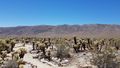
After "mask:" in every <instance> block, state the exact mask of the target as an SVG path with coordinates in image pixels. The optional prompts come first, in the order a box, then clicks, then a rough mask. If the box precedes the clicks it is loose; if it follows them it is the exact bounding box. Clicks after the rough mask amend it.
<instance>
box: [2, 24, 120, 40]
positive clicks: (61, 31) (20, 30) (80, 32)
mask: <svg viewBox="0 0 120 68" xmlns="http://www.w3.org/2000/svg"><path fill="white" fill-rule="evenodd" d="M6 36H17V37H20V36H35V37H64V36H65V37H72V36H78V37H100V38H102V37H103V38H120V25H110V24H85V25H67V24H65V25H56V26H52V25H38V26H17V27H0V37H6Z"/></svg>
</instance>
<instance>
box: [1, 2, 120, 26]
mask: <svg viewBox="0 0 120 68" xmlns="http://www.w3.org/2000/svg"><path fill="white" fill-rule="evenodd" d="M96 23H98V24H120V0H0V27H2V26H3V27H4V26H23V25H24V26H26V25H61V24H70V25H71V24H96Z"/></svg>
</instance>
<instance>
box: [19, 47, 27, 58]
mask: <svg viewBox="0 0 120 68" xmlns="http://www.w3.org/2000/svg"><path fill="white" fill-rule="evenodd" d="M18 52H19V57H20V58H23V57H24V55H25V54H26V53H27V50H26V49H25V48H20V49H19V51H18Z"/></svg>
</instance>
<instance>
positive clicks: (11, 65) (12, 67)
mask: <svg viewBox="0 0 120 68" xmlns="http://www.w3.org/2000/svg"><path fill="white" fill-rule="evenodd" d="M18 67H19V65H18V63H17V62H16V61H14V60H9V61H5V62H4V64H3V65H2V66H1V68H18Z"/></svg>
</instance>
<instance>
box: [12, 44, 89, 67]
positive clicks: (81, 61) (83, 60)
mask: <svg viewBox="0 0 120 68" xmlns="http://www.w3.org/2000/svg"><path fill="white" fill-rule="evenodd" d="M22 45H23V44H16V46H15V48H14V50H15V51H16V50H18V49H19V48H25V49H26V50H27V54H25V56H24V58H23V60H24V61H26V62H27V63H30V64H32V65H34V66H36V67H37V68H78V67H77V65H78V64H79V65H82V66H89V65H90V63H89V62H87V60H89V59H88V56H89V55H90V54H89V53H88V54H86V55H84V53H80V54H76V55H75V58H78V59H74V61H73V64H71V65H69V66H67V67H58V66H57V65H54V64H52V63H50V62H47V63H49V64H50V65H51V66H50V65H48V64H46V63H43V62H41V61H40V60H38V59H33V54H31V53H30V51H31V49H32V45H30V44H26V45H25V46H22ZM77 63H78V64H77ZM30 64H26V65H24V68H31V66H30Z"/></svg>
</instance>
